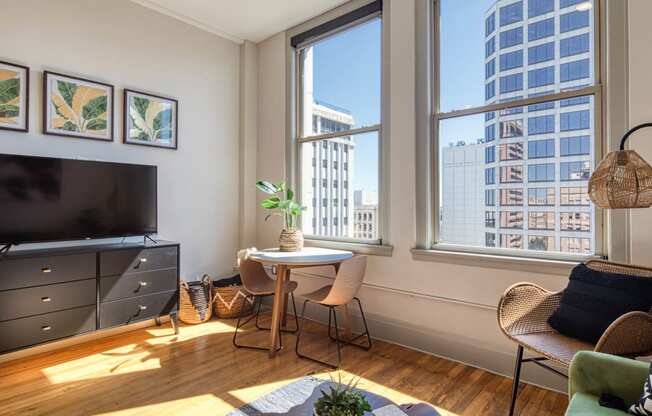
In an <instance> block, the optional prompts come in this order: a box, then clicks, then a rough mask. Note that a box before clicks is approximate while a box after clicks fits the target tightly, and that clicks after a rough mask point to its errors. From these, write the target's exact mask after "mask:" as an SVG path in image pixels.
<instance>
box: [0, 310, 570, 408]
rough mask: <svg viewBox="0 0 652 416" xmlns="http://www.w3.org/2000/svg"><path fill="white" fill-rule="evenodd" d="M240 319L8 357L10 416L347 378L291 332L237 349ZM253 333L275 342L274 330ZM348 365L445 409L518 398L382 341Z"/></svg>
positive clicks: (529, 399)
mask: <svg viewBox="0 0 652 416" xmlns="http://www.w3.org/2000/svg"><path fill="white" fill-rule="evenodd" d="M264 321H265V323H269V321H271V319H269V316H267V317H266V318H265V320H264ZM234 325H235V322H234V321H229V320H222V321H220V320H213V321H210V322H207V323H205V324H201V325H195V326H182V327H181V328H180V333H179V335H177V336H175V335H172V334H171V332H170V330H169V328H168V327H160V328H159V327H151V328H146V329H139V330H137V331H134V332H130V333H126V334H120V335H115V336H112V337H110V338H105V339H99V340H93V341H91V342H88V343H86V344H81V345H75V346H71V347H68V348H65V349H62V350H59V351H54V352H49V353H45V354H42V355H37V356H34V357H29V358H23V359H20V360H16V361H12V362H6V363H2V364H0V401H1V402H2V403H3V405H2V406H0V415H16V414H20V415H89V414H95V415H97V414H102V415H112V416H115V415H120V416H122V415H149V414H152V415H186V414H187V415H192V416H195V415H197V414H202V415H224V414H226V413H228V412H229V411H230V410H233V409H234V408H237V407H239V406H242V405H243V404H245V403H247V402H249V401H252V400H254V399H256V398H257V397H260V396H262V395H264V394H267V393H269V392H270V391H273V390H275V389H276V388H279V387H280V386H282V385H284V384H287V383H289V382H291V381H292V380H295V379H298V378H300V377H303V376H305V375H308V374H316V375H318V376H319V377H324V378H328V377H329V375H333V376H334V377H336V378H337V375H336V374H337V372H329V370H328V369H326V368H325V367H323V366H320V365H319V364H316V363H312V362H310V361H307V360H301V359H299V358H297V357H296V355H295V354H294V340H295V338H294V336H292V335H290V334H283V345H284V350H283V351H281V352H280V353H279V354H278V355H277V356H276V357H274V358H272V359H270V358H268V355H267V354H265V353H264V352H260V351H252V350H245V349H235V348H234V347H233V346H232V344H231V338H232V335H233V327H234ZM251 326H253V325H251ZM305 330H306V335H308V336H307V337H306V348H308V349H309V350H310V353H311V354H319V355H323V356H324V357H328V356H329V355H331V358H332V355H333V354H334V353H335V348H334V346H333V345H332V343H329V342H328V341H327V340H328V338H327V336H326V328H325V327H324V326H322V325H318V324H315V323H312V322H307V323H306V328H305ZM243 336H244V337H245V338H246V340H247V342H248V343H258V344H259V345H269V339H270V334H269V332H265V331H255V330H252V329H246V330H245V332H244V333H243ZM339 374H341V376H342V378H343V380H345V381H348V380H349V379H350V378H352V377H355V378H358V377H359V378H360V383H359V386H360V387H361V388H364V389H367V390H370V391H373V392H375V393H378V394H382V395H385V396H386V397H388V398H389V399H391V400H394V401H396V402H400V403H415V402H420V401H425V402H430V403H432V404H433V405H434V406H436V407H437V408H438V409H439V410H440V411H441V413H442V415H480V414H481V415H483V416H485V415H486V416H492V415H501V416H502V415H504V414H506V412H507V409H508V406H509V398H510V392H511V380H510V379H508V378H505V377H501V376H497V375H494V374H491V373H488V372H486V371H483V370H480V369H476V368H472V367H468V366H465V365H463V364H460V363H456V362H453V361H449V360H445V359H442V358H438V357H434V356H431V355H428V354H424V353H421V352H417V351H414V350H410V349H407V348H404V347H400V346H398V345H394V344H389V343H385V342H380V341H376V342H375V343H374V347H373V348H372V350H371V351H368V352H366V351H363V350H360V349H357V348H351V347H345V348H344V350H343V365H342V368H341V371H340V373H339ZM566 405H567V399H566V397H565V395H561V394H558V393H555V392H551V391H547V390H543V389H540V388H538V387H534V386H530V385H526V386H524V387H523V390H522V391H521V394H520V395H519V401H518V405H517V414H520V415H541V416H557V415H563V413H564V409H565V407H566Z"/></svg>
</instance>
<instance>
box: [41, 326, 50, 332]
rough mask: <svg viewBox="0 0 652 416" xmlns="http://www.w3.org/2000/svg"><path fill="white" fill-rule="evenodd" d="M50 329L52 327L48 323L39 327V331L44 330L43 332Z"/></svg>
mask: <svg viewBox="0 0 652 416" xmlns="http://www.w3.org/2000/svg"><path fill="white" fill-rule="evenodd" d="M51 329H52V327H51V326H50V325H45V326H42V327H41V331H45V332H47V331H49V330H51Z"/></svg>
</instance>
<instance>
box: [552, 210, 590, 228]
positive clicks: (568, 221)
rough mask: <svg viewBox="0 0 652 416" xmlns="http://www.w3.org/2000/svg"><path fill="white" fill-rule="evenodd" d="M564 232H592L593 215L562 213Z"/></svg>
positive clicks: (560, 221) (561, 223)
mask: <svg viewBox="0 0 652 416" xmlns="http://www.w3.org/2000/svg"><path fill="white" fill-rule="evenodd" d="M559 225H560V227H561V230H562V231H591V214H589V213H588V212H562V213H560V214H559Z"/></svg>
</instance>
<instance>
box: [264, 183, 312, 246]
mask: <svg viewBox="0 0 652 416" xmlns="http://www.w3.org/2000/svg"><path fill="white" fill-rule="evenodd" d="M256 187H257V188H258V189H259V190H261V191H263V192H265V193H266V194H270V195H272V196H270V197H269V198H267V199H264V200H263V201H262V202H261V203H260V206H261V207H263V208H265V209H269V210H273V211H274V212H272V213H271V214H269V215H267V216H266V217H265V221H267V220H268V219H270V218H271V217H272V216H274V215H278V216H280V217H282V218H283V230H282V231H281V235H280V237H279V250H281V251H301V250H302V249H303V233H302V232H301V230H299V229H298V228H297V225H298V219H299V215H301V212H302V211H304V210H305V209H306V207H304V206H302V205H301V204H299V203H298V202H296V201H294V192H293V191H292V190H291V189H290V188H288V187H287V186H286V185H285V182H282V181H281V182H277V183H272V182H268V181H258V182H256Z"/></svg>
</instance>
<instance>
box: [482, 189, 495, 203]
mask: <svg viewBox="0 0 652 416" xmlns="http://www.w3.org/2000/svg"><path fill="white" fill-rule="evenodd" d="M484 204H485V205H486V206H488V207H493V206H495V205H496V190H495V189H487V190H485V191H484Z"/></svg>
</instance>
